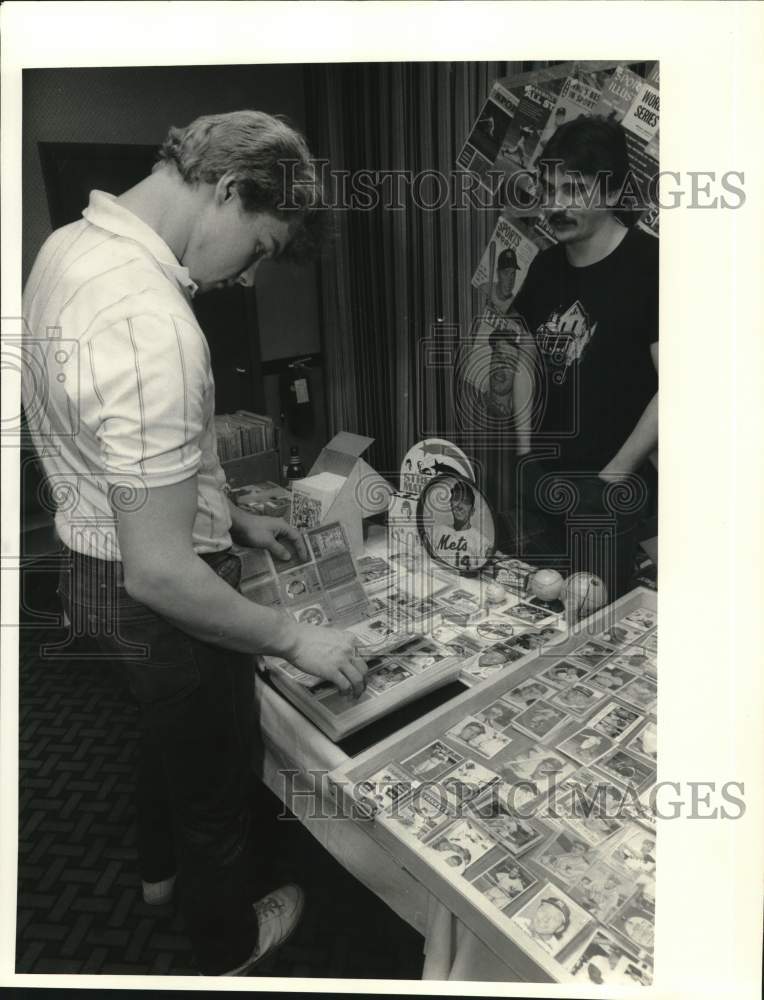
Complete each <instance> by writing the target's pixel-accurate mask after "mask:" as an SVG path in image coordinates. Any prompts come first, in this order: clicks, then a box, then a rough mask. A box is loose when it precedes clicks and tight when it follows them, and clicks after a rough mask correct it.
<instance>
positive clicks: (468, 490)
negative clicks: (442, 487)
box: [451, 479, 475, 507]
mask: <svg viewBox="0 0 764 1000" xmlns="http://www.w3.org/2000/svg"><path fill="white" fill-rule="evenodd" d="M451 500H452V501H456V502H457V503H458V502H460V501H461V502H463V503H468V504H469V505H470V507H474V506H475V491H474V490H473V489H472V487H471V486H470V485H469V483H465V482H464V481H463V480H461V479H457V480H456V482H455V483H454V485H453V486H452V488H451Z"/></svg>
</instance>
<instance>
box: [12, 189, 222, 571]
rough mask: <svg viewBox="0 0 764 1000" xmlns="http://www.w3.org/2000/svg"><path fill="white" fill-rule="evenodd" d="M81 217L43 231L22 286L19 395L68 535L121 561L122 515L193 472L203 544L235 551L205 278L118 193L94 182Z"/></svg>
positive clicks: (77, 544) (86, 549) (197, 538)
mask: <svg viewBox="0 0 764 1000" xmlns="http://www.w3.org/2000/svg"><path fill="white" fill-rule="evenodd" d="M82 214H83V218H82V219H81V220H79V221H77V222H74V223H72V224H71V225H69V226H64V227H63V228H61V229H58V230H56V231H55V232H54V233H53V234H52V235H51V236H50V237H49V238H48V239H47V240H46V242H45V244H44V245H43V247H42V249H41V250H40V253H39V255H38V257H37V260H36V261H35V265H34V267H33V269H32V273H31V275H30V276H29V280H28V282H27V285H26V288H25V289H24V305H23V313H24V321H25V328H24V334H23V336H24V340H25V345H24V358H25V363H24V365H23V369H22V377H21V393H22V402H23V405H24V414H25V419H26V422H27V427H28V430H29V432H30V434H31V437H32V440H33V442H34V445H35V448H36V449H37V452H38V454H39V456H40V460H41V462H42V465H43V468H44V472H45V476H46V481H47V482H46V485H47V494H48V496H49V497H50V498H52V500H53V501H54V503H55V508H56V530H57V532H58V535H59V537H60V538H61V540H62V541H63V542H64V543H65V544H66V545H68V546H69V548H71V549H74V550H76V551H78V552H82V553H84V554H85V555H90V556H96V557H98V558H101V559H109V560H118V559H119V558H120V553H119V544H118V542H117V533H116V522H115V517H114V510H117V511H120V510H124V511H127V510H130V509H131V507H134V506H135V504H136V503H138V502H140V500H139V496H140V493H139V492H138V491H137V487H140V486H145V487H149V488H150V487H155V486H168V485H170V484H172V483H179V482H181V481H182V480H184V479H188V478H189V477H190V476H194V475H195V476H196V483H197V511H196V518H195V521H194V527H193V546H194V549H195V551H196V552H199V553H205V552H216V551H220V550H222V549H226V548H228V547H229V546H230V544H231V536H230V527H231V516H230V511H229V508H228V503H227V500H226V497H225V494H224V493H223V486H224V484H225V475H224V473H223V470H222V469H221V468H220V463H219V462H218V459H217V454H216V446H215V426H214V421H213V415H214V412H215V385H214V381H213V377H212V369H211V366H210V355H209V348H208V346H207V341H206V340H205V338H204V334H203V333H202V331H201V329H200V327H199V324H198V323H197V321H196V318H195V316H194V313H193V310H192V309H191V297H192V295H193V294H194V292H195V291H196V285H195V284H194V282H193V281H192V280H191V278H190V276H189V273H188V270H187V269H186V268H185V267H182V266H181V265H180V264H179V263H178V261H177V260H176V259H175V257H174V256H173V254H172V252H171V250H170V248H169V247H168V246H167V244H166V243H165V242H164V241H163V240H162V239H161V238H160V237H159V236H158V235H157V233H156V232H154V230H153V229H151V228H150V227H149V226H148V225H146V223H144V222H142V221H141V220H140V219H139V218H138V217H137V216H135V215H134V214H133V213H132V212H129V211H128V210H127V209H125V208H123V207H122V206H121V205H119V204H118V203H117V202H116V199H115V198H114V197H113V196H112V195H109V194H104V193H103V192H101V191H92V192H91V195H90V203H89V205H88V207H87V208H86V209H85V211H84V212H83V213H82Z"/></svg>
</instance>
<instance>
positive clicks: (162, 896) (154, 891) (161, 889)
mask: <svg viewBox="0 0 764 1000" xmlns="http://www.w3.org/2000/svg"><path fill="white" fill-rule="evenodd" d="M176 877H177V876H175V875H171V876H170V877H169V878H166V879H164V880H163V881H161V882H141V886H142V887H143V902H144V903H148V904H149V906H164V904H165V903H169V902H170V900H171V899H172V892H173V889H174V888H175V879H176Z"/></svg>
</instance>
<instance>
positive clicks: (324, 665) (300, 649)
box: [285, 625, 367, 698]
mask: <svg viewBox="0 0 764 1000" xmlns="http://www.w3.org/2000/svg"><path fill="white" fill-rule="evenodd" d="M358 644H359V639H358V636H355V635H352V634H351V633H350V632H341V631H340V630H339V629H335V628H327V627H326V626H323V625H298V626H297V628H296V630H295V639H294V643H293V645H292V648H291V649H290V650H289V652H288V653H287V654H285V658H286V659H287V660H289V662H290V663H293V664H294V665H295V666H296V667H299V669H300V670H304V671H305V673H306V674H312V675H313V676H314V677H322V678H323V679H324V680H327V681H331V682H332V684H334V685H335V686H336V687H337V688H338V689H339V690H340V691H341V692H342V693H343V694H351V693H352V695H353V696H354V697H355V698H358V697H360V695H361V694H363V690H364V688H365V687H366V672H367V667H366V663H365V661H364V660H362V659H361V657H360V656H359V655H358V650H357V646H358Z"/></svg>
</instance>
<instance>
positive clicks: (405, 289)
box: [306, 62, 542, 510]
mask: <svg viewBox="0 0 764 1000" xmlns="http://www.w3.org/2000/svg"><path fill="white" fill-rule="evenodd" d="M540 65H542V64H539V63H536V64H532V63H508V62H483V63H446V62H443V63H371V64H368V63H367V64H346V65H316V66H311V67H308V70H307V78H306V79H307V88H306V90H307V102H308V116H307V120H308V133H309V134H308V139H309V142H310V144H311V148H312V150H313V152H314V155H316V157H318V158H320V159H327V160H329V162H330V169H331V170H332V171H333V172H334V175H335V177H337V172H339V171H348V172H350V173H353V172H357V171H362V170H368V171H373V172H377V171H402V172H404V180H403V181H401V182H400V183H401V185H402V186H401V189H400V190H401V198H400V207H391V205H390V204H389V199H388V204H377V205H374V206H372V207H369V208H368V209H366V210H363V209H361V208H358V207H356V208H353V209H347V208H342V207H339V208H338V209H337V210H336V211H335V213H334V218H335V221H336V230H337V238H336V241H335V243H334V245H333V247H332V249H331V250H330V252H329V254H328V255H327V257H326V259H325V260H324V261H323V263H322V266H321V293H322V306H321V308H322V314H323V315H322V327H323V338H324V358H325V366H326V373H327V385H328V421H329V429H330V432H331V433H335V432H336V431H338V430H351V431H355V432H357V433H360V434H366V435H368V436H369V437H373V438H375V446H374V448H373V450H372V452H370V456H369V457H370V461H371V462H372V464H373V465H374V466H375V467H376V468H377V469H378V470H379V471H380V472H382V473H388V474H390V473H395V472H396V471H397V470H398V468H399V466H400V463H401V460H402V458H403V456H404V454H405V452H406V451H407V449H408V448H409V447H410V446H411V445H412V444H414V443H415V442H416V441H417V440H419V439H420V438H422V437H425V436H438V437H445V438H448V439H452V438H453V437H454V436H455V439H456V440H457V441H458V442H461V444H462V446H463V447H464V449H465V451H467V453H468V455H469V456H470V458H472V459H473V461H474V463H475V465H476V473H477V477H478V482H479V484H480V485H481V486H482V488H483V489H484V490H485V491H486V493H487V495H488V497H489V500H490V501H491V503H492V505H493V506H494V509H500V510H502V509H507V508H508V507H509V506H510V502H511V487H512V482H511V473H512V455H511V454H510V452H509V449H505V448H502V447H501V445H500V443H499V444H498V445H497V444H496V443H494V444H493V445H492V446H491V447H490V448H489V447H486V446H484V445H481V442H480V440H479V439H478V440H467V441H466V442H465V439H464V434H463V431H464V429H463V428H460V427H459V419H458V416H457V414H456V413H455V409H454V405H453V392H452V389H453V365H452V363H450V362H449V357H450V358H451V362H452V361H453V353H451V354H450V355H449V351H450V350H451V348H452V347H453V345H454V342H463V341H464V340H465V338H467V337H468V335H469V332H470V329H471V325H472V322H473V317H475V316H476V315H478V310H479V307H480V301H479V298H478V296H477V294H476V293H475V292H474V290H473V289H472V286H471V284H470V278H471V276H472V273H473V271H474V270H475V268H476V266H477V264H478V262H479V260H480V257H481V254H482V253H483V250H484V248H485V246H486V244H487V242H488V238H489V236H490V233H491V231H492V229H493V227H494V225H495V223H496V218H497V216H498V210H496V209H484V208H476V207H470V206H469V205H466V207H453V205H452V204H451V203H450V202H449V203H447V204H445V205H443V206H442V207H438V208H434V209H431V210H428V209H427V208H424V207H422V206H421V205H417V204H416V203H415V200H414V198H412V196H411V192H412V187H411V186H410V185H408V183H407V181H406V180H405V178H408V177H414V176H416V175H418V174H421V172H422V171H438V172H439V173H440V174H441V175H443V177H444V178H449V177H452V178H456V177H457V169H456V167H455V161H456V157H457V155H458V153H459V151H460V150H461V148H462V145H463V143H464V141H465V139H466V137H467V136H468V135H469V132H470V129H471V127H472V124H473V122H474V120H475V118H476V117H477V114H478V111H479V110H480V108H481V106H482V104H483V102H484V101H485V99H486V97H487V96H488V93H489V91H490V88H491V84H492V83H493V81H494V80H495V79H497V78H498V77H502V76H507V75H509V74H514V73H519V72H523V71H525V70H527V69H531V68H535V67H537V66H540ZM356 176H357V174H356ZM334 186H335V187H339V186H340V185H334ZM452 189H455V185H454V184H452ZM382 190H383V193H384V191H385V189H384V188H383V189H382ZM388 190H389V189H388ZM441 191H442V189H440V190H439V189H438V187H437V186H436V184H435V182H434V181H432V180H430V181H428V182H423V184H422V186H421V189H420V190H419V194H420V195H421V196H423V197H424V198H425V199H427V201H428V203H429V204H433V203H436V202H437V201H438V197H439V194H440V193H441ZM340 200H341V199H340ZM465 201H466V199H465ZM457 202H458V199H457ZM434 338H435V342H436V343H440V342H441V341H442V342H443V345H444V350H443V351H436V352H435V353H433V352H432V351H431V350H429V349H428V347H427V345H428V343H432V342H433V339H434Z"/></svg>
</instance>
